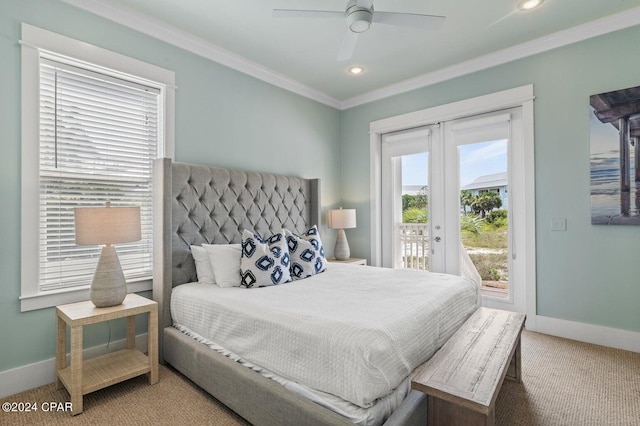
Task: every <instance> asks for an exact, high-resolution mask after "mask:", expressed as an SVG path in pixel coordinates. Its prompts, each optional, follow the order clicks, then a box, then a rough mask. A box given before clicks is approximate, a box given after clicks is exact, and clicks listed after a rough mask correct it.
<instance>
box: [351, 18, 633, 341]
mask: <svg viewBox="0 0 640 426" xmlns="http://www.w3.org/2000/svg"><path fill="white" fill-rule="evenodd" d="M639 40H640V27H634V28H631V29H628V30H624V31H618V32H615V33H611V34H608V35H605V36H601V37H598V38H595V39H591V40H587V41H584V42H581V43H578V44H575V45H571V46H567V47H564V48H560V49H556V50H554V51H550V52H547V53H544V54H539V55H536V56H533V57H529V58H526V59H522V60H519V61H516V62H512V63H509V64H506V65H502V66H499V67H495V68H492V69H489V70H485V71H482V72H476V73H474V74H471V75H468V76H465V77H461V78H457V79H454V80H450V81H447V82H443V83H441V84H437V85H434V86H431V87H427V88H423V89H420V90H414V91H412V92H410V93H406V94H402V95H398V96H394V97H391V98H387V99H383V100H380V101H378V102H374V103H370V104H367V105H363V106H359V107H355V108H352V109H349V110H347V111H344V112H343V114H342V125H343V128H342V141H343V142H342V144H343V146H342V158H343V162H342V182H343V187H342V188H343V189H342V199H343V205H345V206H348V207H350V208H357V209H358V228H357V229H351V230H349V243H350V245H351V249H352V253H353V254H354V255H356V256H361V257H368V256H369V255H370V250H369V223H370V217H369V208H370V206H369V155H368V151H369V135H368V130H369V123H370V122H371V121H374V120H378V119H381V118H386V117H391V116H395V115H399V114H403V113H407V112H411V111H417V110H421V109H425V108H429V107H432V106H436V105H441V104H446V103H450V102H454V101H458V100H463V99H467V98H471V97H475V96H480V95H484V94H488V93H493V92H497V91H501V90H505V89H510V88H513V87H518V86H522V85H526V84H531V83H533V85H534V91H535V96H536V100H535V171H536V239H537V249H536V253H537V277H538V281H537V303H538V306H537V309H538V314H539V315H544V316H549V317H553V318H560V319H566V320H571V321H578V322H583V323H590V324H597V325H603V326H608V327H614V328H620V329H626V330H632V331H640V261H639V260H638V254H639V253H640V227H633V226H619V227H607V226H592V225H591V222H590V196H589V184H590V182H589V120H588V111H589V96H590V95H592V94H597V93H603V92H609V91H612V90H617V89H623V88H628V87H634V86H639V85H640V55H638V41H639ZM555 217H564V218H567V231H566V232H557V231H555V232H552V231H551V218H555Z"/></svg>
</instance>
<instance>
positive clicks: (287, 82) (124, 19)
mask: <svg viewBox="0 0 640 426" xmlns="http://www.w3.org/2000/svg"><path fill="white" fill-rule="evenodd" d="M62 1H63V2H64V3H67V4H70V5H72V6H75V7H77V8H79V9H83V10H85V11H87V12H90V13H92V14H94V15H98V16H100V17H102V18H105V19H108V20H110V21H113V22H115V23H117V24H120V25H123V26H125V27H129V28H131V29H133V30H136V31H138V32H141V33H143V34H146V35H148V36H150V37H153V38H155V39H158V40H160V41H163V42H165V43H168V44H171V45H173V46H176V47H179V48H181V49H184V50H186V51H189V52H191V53H194V54H196V55H198V56H201V57H203V58H206V59H209V60H211V61H214V62H217V63H219V64H221V65H224V66H226V67H229V68H231V69H234V70H236V71H240V72H241V73H244V74H247V75H249V76H251V77H254V78H257V79H258V80H262V81H264V82H266V83H269V84H272V85H274V86H276V87H280V88H282V89H285V90H288V91H290V92H293V93H295V94H298V95H300V96H303V97H306V98H309V99H312V100H314V101H317V102H320V103H322V104H325V105H328V106H330V107H333V108H337V109H340V108H341V103H340V101H339V100H337V99H335V98H333V97H331V96H329V95H327V94H326V93H324V92H321V91H319V90H317V89H314V88H312V87H310V86H307V85H305V84H303V83H301V82H299V81H297V80H294V79H292V78H290V77H287V76H285V75H283V74H280V73H278V72H276V71H274V70H272V69H270V68H267V67H265V66H263V65H260V64H258V63H256V62H253V61H250V60H249V59H247V58H244V57H243V56H240V55H238V54H235V53H233V52H231V51H229V50H226V49H224V48H222V47H220V46H218V45H216V44H214V43H211V42H209V41H206V40H204V39H202V38H200V37H197V36H194V35H192V34H190V33H188V32H186V31H184V30H181V29H179V28H176V27H174V26H172V25H168V24H166V23H164V22H162V21H160V20H158V19H155V18H152V17H150V16H148V15H145V14H142V13H140V12H138V11H136V10H133V9H131V8H128V7H125V6H121V5H114V4H112V3H109V2H104V1H98V0H62Z"/></svg>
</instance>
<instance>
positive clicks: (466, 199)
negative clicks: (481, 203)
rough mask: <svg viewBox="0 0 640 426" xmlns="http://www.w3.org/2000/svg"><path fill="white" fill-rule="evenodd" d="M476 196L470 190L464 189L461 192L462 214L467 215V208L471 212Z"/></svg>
mask: <svg viewBox="0 0 640 426" xmlns="http://www.w3.org/2000/svg"><path fill="white" fill-rule="evenodd" d="M474 199H475V196H474V195H473V194H471V191H469V190H468V189H463V190H461V191H460V207H462V213H465V214H466V213H467V207H469V210H471V204H473V200H474Z"/></svg>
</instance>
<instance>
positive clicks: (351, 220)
mask: <svg viewBox="0 0 640 426" xmlns="http://www.w3.org/2000/svg"><path fill="white" fill-rule="evenodd" d="M327 226H328V227H329V228H331V229H348V228H355V227H356V210H355V209H340V210H329V212H328V213H327Z"/></svg>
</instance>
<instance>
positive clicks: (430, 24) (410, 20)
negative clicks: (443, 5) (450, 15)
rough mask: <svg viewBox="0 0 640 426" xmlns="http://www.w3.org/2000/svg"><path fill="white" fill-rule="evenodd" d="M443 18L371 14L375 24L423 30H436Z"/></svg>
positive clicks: (405, 14)
mask: <svg viewBox="0 0 640 426" xmlns="http://www.w3.org/2000/svg"><path fill="white" fill-rule="evenodd" d="M445 19H446V18H445V17H444V16H436V15H420V14H417V13H397V12H378V11H375V12H374V13H373V22H375V23H377V24H388V25H400V26H403V27H413V28H419V29H423V30H438V29H440V27H442V24H444V21H445Z"/></svg>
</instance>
